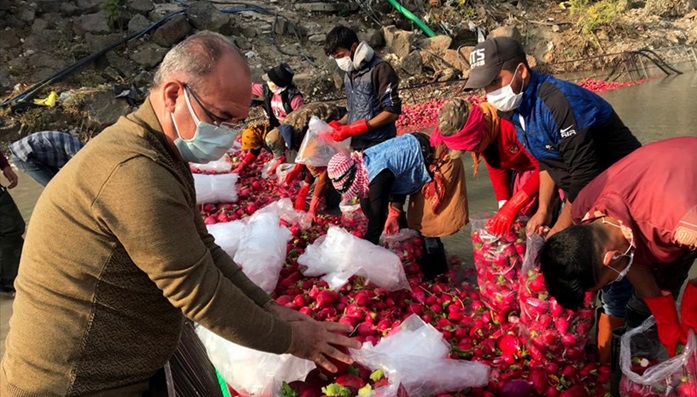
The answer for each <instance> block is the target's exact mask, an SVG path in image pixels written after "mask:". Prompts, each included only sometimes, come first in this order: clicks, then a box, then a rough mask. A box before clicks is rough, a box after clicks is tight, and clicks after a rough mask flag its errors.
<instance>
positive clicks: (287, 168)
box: [276, 163, 295, 183]
mask: <svg viewBox="0 0 697 397" xmlns="http://www.w3.org/2000/svg"><path fill="white" fill-rule="evenodd" d="M294 167H295V164H292V163H283V164H279V165H278V167H276V178H277V179H278V181H279V183H285V181H286V176H287V175H288V174H289V173H290V172H291V171H292V170H293V168H294Z"/></svg>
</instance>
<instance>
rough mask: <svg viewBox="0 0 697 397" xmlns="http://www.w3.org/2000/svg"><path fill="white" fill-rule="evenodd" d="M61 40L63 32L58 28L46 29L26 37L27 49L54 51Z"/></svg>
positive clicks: (25, 44)
mask: <svg viewBox="0 0 697 397" xmlns="http://www.w3.org/2000/svg"><path fill="white" fill-rule="evenodd" d="M60 40H61V33H60V32H59V31H57V30H52V29H44V30H40V31H38V32H36V33H32V34H30V35H29V36H28V37H27V38H25V39H24V44H23V45H22V47H24V49H25V50H33V51H47V52H50V51H54V50H55V49H56V46H57V45H58V43H59V42H60Z"/></svg>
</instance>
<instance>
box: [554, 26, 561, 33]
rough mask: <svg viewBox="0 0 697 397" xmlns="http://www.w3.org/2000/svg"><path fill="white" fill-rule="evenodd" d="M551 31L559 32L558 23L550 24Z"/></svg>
mask: <svg viewBox="0 0 697 397" xmlns="http://www.w3.org/2000/svg"><path fill="white" fill-rule="evenodd" d="M552 32H554V33H559V32H561V28H560V27H559V25H556V24H555V25H552Z"/></svg>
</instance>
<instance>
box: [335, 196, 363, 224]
mask: <svg viewBox="0 0 697 397" xmlns="http://www.w3.org/2000/svg"><path fill="white" fill-rule="evenodd" d="M339 210H340V211H341V224H342V225H343V226H344V227H346V228H348V229H351V230H353V229H356V228H357V227H359V226H361V225H365V226H366V227H367V225H368V218H366V216H365V215H364V214H363V210H361V204H360V203H359V202H358V199H356V198H352V199H350V200H342V201H341V203H340V204H339Z"/></svg>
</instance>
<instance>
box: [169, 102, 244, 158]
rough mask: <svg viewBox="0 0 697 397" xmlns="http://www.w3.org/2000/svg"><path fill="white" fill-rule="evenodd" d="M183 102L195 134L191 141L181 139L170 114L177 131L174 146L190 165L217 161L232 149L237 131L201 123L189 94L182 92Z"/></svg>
mask: <svg viewBox="0 0 697 397" xmlns="http://www.w3.org/2000/svg"><path fill="white" fill-rule="evenodd" d="M184 100H185V101H186V106H187V107H188V108H189V114H191V118H192V119H193V120H194V124H196V132H194V136H193V137H192V138H191V139H183V138H182V137H181V134H180V133H179V127H177V121H176V120H175V119H174V114H173V113H170V116H171V117H172V122H173V123H174V129H175V131H177V139H175V140H174V145H175V146H176V147H177V149H178V150H179V153H181V156H182V158H183V159H184V160H186V161H188V162H190V163H208V162H209V161H213V160H218V159H219V158H221V157H223V155H224V154H225V153H226V152H227V151H228V149H230V148H231V147H232V144H233V142H234V141H235V138H236V137H237V133H239V131H236V130H233V129H231V128H228V127H225V126H223V125H219V126H218V125H215V124H210V123H205V122H203V121H201V120H200V119H199V118H198V117H197V116H196V113H194V109H193V108H192V107H191V101H190V100H189V94H188V93H187V91H186V89H185V90H184Z"/></svg>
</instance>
